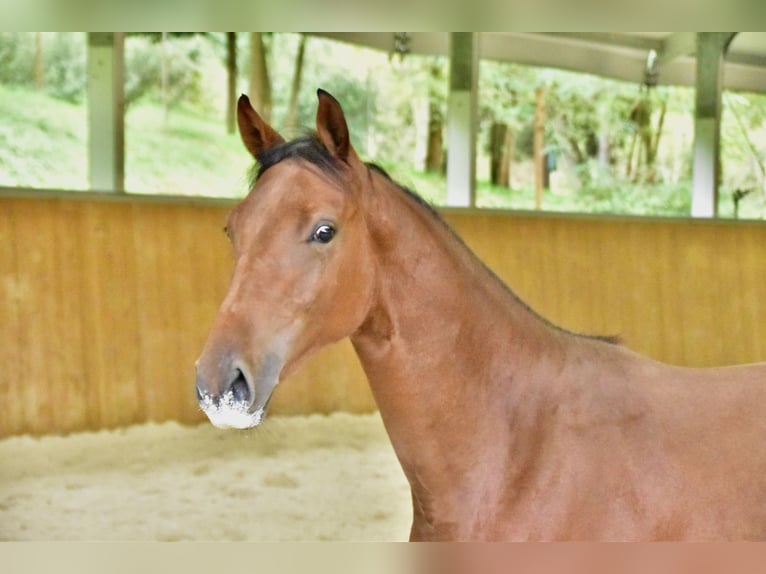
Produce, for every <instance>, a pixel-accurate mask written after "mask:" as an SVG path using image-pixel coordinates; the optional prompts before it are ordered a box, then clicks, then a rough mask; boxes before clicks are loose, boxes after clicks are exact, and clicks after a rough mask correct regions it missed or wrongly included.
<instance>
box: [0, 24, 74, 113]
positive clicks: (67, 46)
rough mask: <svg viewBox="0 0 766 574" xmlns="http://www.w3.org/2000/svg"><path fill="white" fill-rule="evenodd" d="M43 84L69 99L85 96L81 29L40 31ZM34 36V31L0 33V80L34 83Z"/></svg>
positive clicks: (57, 95) (50, 91)
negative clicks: (72, 30) (79, 30)
mask: <svg viewBox="0 0 766 574" xmlns="http://www.w3.org/2000/svg"><path fill="white" fill-rule="evenodd" d="M41 40H42V41H41V57H42V63H43V70H42V71H43V77H42V80H43V87H44V89H45V91H46V92H48V93H49V94H51V95H52V96H55V97H57V98H59V99H62V100H66V101H69V102H80V101H82V100H83V99H84V98H85V84H86V75H85V74H86V71H85V68H86V58H85V41H86V39H85V34H84V33H71V32H67V33H61V32H44V33H41ZM36 50H37V48H36V39H35V34H34V33H29V32H2V33H0V83H4V84H10V85H17V86H33V85H34V84H35V53H36Z"/></svg>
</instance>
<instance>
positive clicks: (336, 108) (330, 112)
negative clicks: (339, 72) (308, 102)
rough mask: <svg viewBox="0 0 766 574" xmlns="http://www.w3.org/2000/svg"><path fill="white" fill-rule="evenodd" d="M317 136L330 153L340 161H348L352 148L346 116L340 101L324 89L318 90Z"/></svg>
mask: <svg viewBox="0 0 766 574" xmlns="http://www.w3.org/2000/svg"><path fill="white" fill-rule="evenodd" d="M317 97H318V98H319V107H318V108H317V135H318V136H319V140H320V141H321V142H322V143H323V144H324V146H325V147H326V148H327V149H328V151H329V152H330V153H331V154H332V155H334V156H335V157H337V158H338V159H340V160H343V161H346V160H347V159H348V157H349V154H350V153H351V152H352V151H353V150H352V148H351V138H350V137H349V134H348V124H346V116H345V115H344V114H343V109H342V108H341V107H340V104H339V103H338V100H336V99H335V98H334V97H332V96H331V95H330V94H329V93H327V92H325V91H324V90H322V89H319V90H317Z"/></svg>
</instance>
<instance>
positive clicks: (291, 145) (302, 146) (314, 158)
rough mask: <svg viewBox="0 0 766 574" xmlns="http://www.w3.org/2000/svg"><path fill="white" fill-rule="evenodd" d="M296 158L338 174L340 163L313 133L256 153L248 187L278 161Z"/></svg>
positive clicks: (326, 171) (329, 172)
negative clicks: (255, 160) (255, 162)
mask: <svg viewBox="0 0 766 574" xmlns="http://www.w3.org/2000/svg"><path fill="white" fill-rule="evenodd" d="M289 158H297V159H302V160H305V161H307V162H309V163H310V164H312V165H315V166H317V167H318V168H319V169H320V170H322V172H323V173H326V174H328V175H331V176H334V177H337V176H339V175H340V164H339V162H338V160H337V159H335V158H334V157H333V156H332V155H331V154H330V152H329V151H327V148H325V147H324V146H323V145H322V142H320V141H319V139H318V138H317V136H316V134H315V133H310V134H307V135H305V136H302V137H299V138H296V139H294V140H291V141H289V142H285V143H282V144H279V145H276V146H274V147H271V148H268V149H267V150H265V151H263V152H261V153H260V154H258V157H257V158H256V159H257V161H258V163H257V164H256V165H255V169H254V170H253V174H252V175H251V178H250V179H251V181H250V184H251V185H250V187H252V186H253V185H254V184H255V182H256V181H258V179H259V178H260V177H261V176H262V175H263V174H264V173H265V172H266V171H267V170H268V169H269V168H270V167H273V166H275V165H276V164H278V163H279V162H281V161H283V160H285V159H289Z"/></svg>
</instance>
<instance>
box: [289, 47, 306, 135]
mask: <svg viewBox="0 0 766 574" xmlns="http://www.w3.org/2000/svg"><path fill="white" fill-rule="evenodd" d="M305 53H306V35H305V34H301V40H300V44H298V52H297V54H296V55H295V70H294V73H293V85H292V88H291V91H290V107H289V108H288V109H287V121H286V122H285V126H286V127H287V129H295V127H296V124H297V122H298V96H299V95H300V91H301V77H302V76H303V56H304V54H305Z"/></svg>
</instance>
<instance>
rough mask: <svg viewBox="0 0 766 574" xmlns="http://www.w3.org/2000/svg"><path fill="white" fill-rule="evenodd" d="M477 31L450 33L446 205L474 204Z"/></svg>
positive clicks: (464, 205)
mask: <svg viewBox="0 0 766 574" xmlns="http://www.w3.org/2000/svg"><path fill="white" fill-rule="evenodd" d="M478 75H479V45H478V34H477V33H475V32H451V33H450V93H449V105H448V112H447V205H450V206H459V207H471V206H474V205H476V131H477V128H476V125H477V103H476V102H477V93H478V88H477V80H478Z"/></svg>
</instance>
